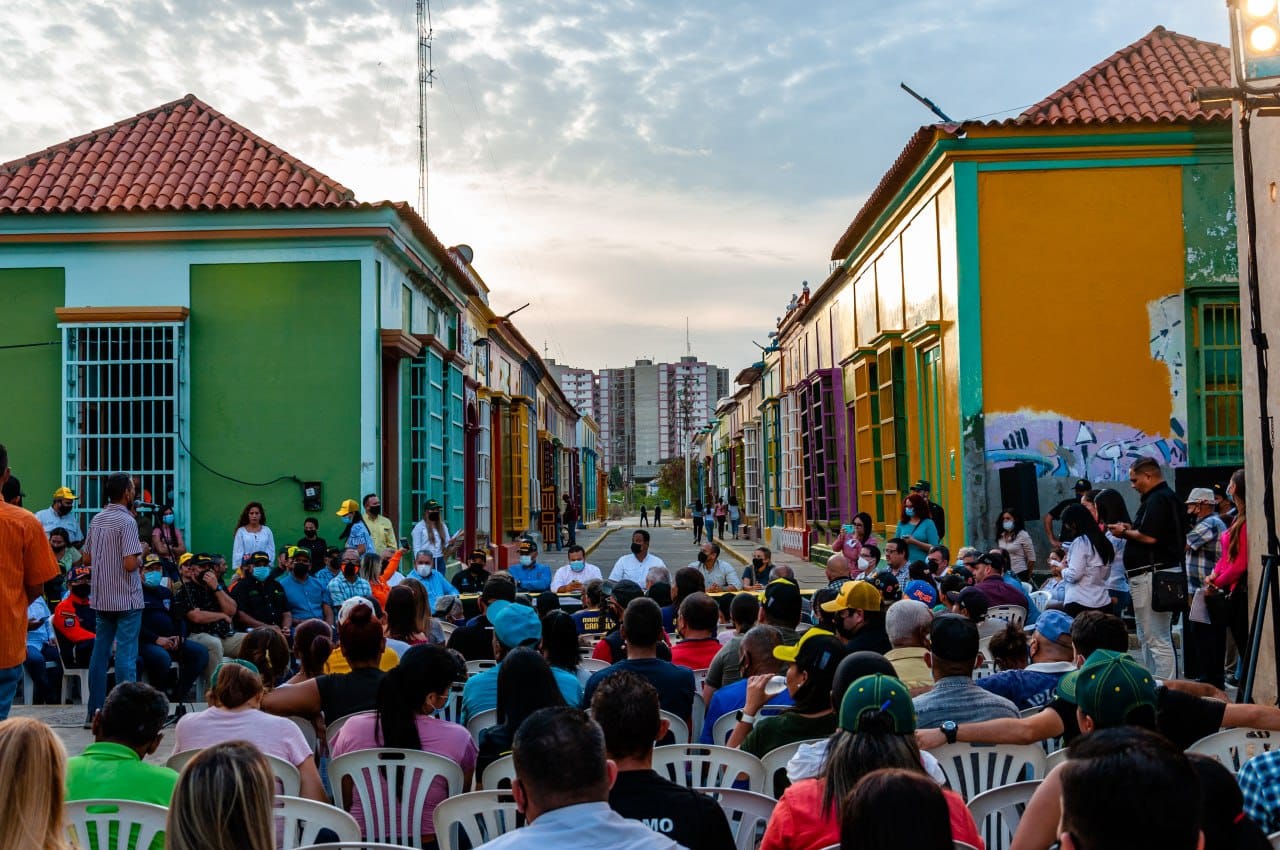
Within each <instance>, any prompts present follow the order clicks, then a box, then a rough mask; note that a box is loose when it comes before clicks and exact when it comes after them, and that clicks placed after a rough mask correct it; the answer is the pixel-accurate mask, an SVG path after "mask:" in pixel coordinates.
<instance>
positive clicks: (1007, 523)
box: [1003, 519, 1013, 531]
mask: <svg viewBox="0 0 1280 850" xmlns="http://www.w3.org/2000/svg"><path fill="white" fill-rule="evenodd" d="M1003 525H1004V530H1005V531H1013V520H1011V519H1007V520H1005V521H1004V523H1003Z"/></svg>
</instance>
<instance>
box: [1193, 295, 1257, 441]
mask: <svg viewBox="0 0 1280 850" xmlns="http://www.w3.org/2000/svg"><path fill="white" fill-rule="evenodd" d="M1190 313H1191V324H1192V345H1191V352H1190V357H1189V358H1188V360H1189V364H1188V365H1189V367H1190V368H1189V369H1188V375H1187V377H1188V381H1187V384H1188V387H1189V388H1190V391H1191V392H1190V395H1191V403H1190V404H1189V405H1188V407H1189V411H1188V412H1189V414H1190V418H1191V422H1190V423H1189V424H1190V426H1191V427H1190V429H1189V434H1188V443H1189V447H1190V450H1191V463H1192V465H1194V466H1227V465H1233V464H1241V463H1243V462H1244V422H1243V419H1244V398H1243V395H1242V392H1243V385H1242V383H1241V381H1242V377H1241V376H1242V372H1241V365H1240V302H1239V301H1238V300H1235V299H1226V298H1223V297H1222V295H1221V294H1218V293H1214V295H1213V297H1201V298H1196V299H1194V300H1193V301H1192V304H1191V310H1190Z"/></svg>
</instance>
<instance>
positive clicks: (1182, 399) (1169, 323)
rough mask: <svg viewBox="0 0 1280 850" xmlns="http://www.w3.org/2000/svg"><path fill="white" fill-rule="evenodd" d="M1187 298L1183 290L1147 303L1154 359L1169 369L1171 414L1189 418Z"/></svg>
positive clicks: (1174, 416) (1182, 418)
mask: <svg viewBox="0 0 1280 850" xmlns="http://www.w3.org/2000/svg"><path fill="white" fill-rule="evenodd" d="M1184 303H1185V299H1184V297H1183V294H1182V293H1181V292H1178V293H1175V294H1173V295H1166V296H1165V297H1164V298H1159V299H1157V300H1155V301H1152V302H1150V303H1148V304H1147V320H1148V321H1149V322H1150V327H1151V337H1150V339H1151V359H1152V360H1154V361H1156V362H1157V363H1163V364H1164V365H1165V366H1166V367H1167V368H1168V369H1169V396H1170V400H1171V401H1172V402H1173V405H1172V409H1171V411H1170V416H1171V417H1172V419H1173V421H1174V422H1184V423H1185V422H1186V421H1187V380H1186V374H1187V330H1186V315H1187V313H1186V307H1185V306H1184Z"/></svg>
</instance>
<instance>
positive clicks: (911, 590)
mask: <svg viewBox="0 0 1280 850" xmlns="http://www.w3.org/2000/svg"><path fill="white" fill-rule="evenodd" d="M902 595H903V596H904V597H906V598H907V599H915V600H916V601H918V602H923V603H924V604H925V605H928V606H929V607H930V608H932V607H933V606H934V605H937V604H938V591H937V590H935V589H934V587H933V585H932V584H929V582H927V581H924V580H922V579H914V580H912V581H909V582H907V586H906V587H904V588H903V589H902Z"/></svg>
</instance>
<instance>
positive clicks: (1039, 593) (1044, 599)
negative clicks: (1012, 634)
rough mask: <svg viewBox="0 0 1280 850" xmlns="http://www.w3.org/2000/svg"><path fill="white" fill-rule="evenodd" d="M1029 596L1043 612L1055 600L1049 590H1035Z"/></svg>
mask: <svg viewBox="0 0 1280 850" xmlns="http://www.w3.org/2000/svg"><path fill="white" fill-rule="evenodd" d="M1027 595H1028V596H1030V597H1031V602H1032V603H1033V604H1034V605H1035V606H1036V607H1037V608H1039V609H1040V610H1041V611H1043V610H1044V607H1045V606H1046V605H1048V604H1049V602H1050V601H1051V600H1052V599H1053V594H1052V593H1050V592H1049V591H1047V590H1033V591H1031V592H1030V593H1029V594H1027Z"/></svg>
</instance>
